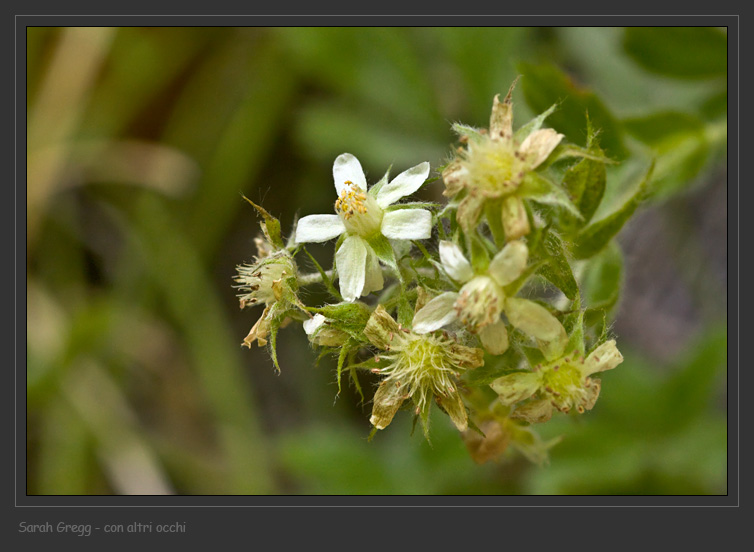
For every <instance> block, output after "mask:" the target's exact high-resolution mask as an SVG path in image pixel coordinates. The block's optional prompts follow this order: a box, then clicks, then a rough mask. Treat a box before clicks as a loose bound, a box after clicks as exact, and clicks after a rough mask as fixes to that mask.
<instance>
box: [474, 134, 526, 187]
mask: <svg viewBox="0 0 754 552" xmlns="http://www.w3.org/2000/svg"><path fill="white" fill-rule="evenodd" d="M514 148H515V145H514V144H510V145H509V144H507V143H503V142H500V141H495V140H491V139H487V140H484V141H483V142H481V143H479V144H474V145H473V147H470V148H469V150H468V151H467V153H466V158H465V159H464V160H463V165H464V166H465V167H466V170H467V171H468V173H469V180H470V182H471V184H472V186H473V187H475V188H478V189H480V190H481V191H483V192H485V191H486V192H488V193H489V194H491V195H493V196H494V197H499V196H502V195H507V194H509V193H511V192H513V191H514V190H515V189H516V188H518V186H519V184H520V183H521V179H522V178H523V176H524V173H523V163H522V160H521V159H520V158H519V156H518V152H517V151H516V150H515V149H514Z"/></svg>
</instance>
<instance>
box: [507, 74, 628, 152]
mask: <svg viewBox="0 0 754 552" xmlns="http://www.w3.org/2000/svg"><path fill="white" fill-rule="evenodd" d="M518 69H519V71H520V72H521V73H522V74H523V78H522V79H521V83H522V89H523V92H524V98H525V99H526V103H527V104H528V105H529V107H531V109H533V110H534V111H535V112H541V111H545V110H547V109H548V108H550V107H551V106H552V104H554V103H557V104H558V105H559V109H558V110H557V111H555V112H554V113H552V115H550V117H549V122H550V124H551V125H552V127H553V128H554V129H555V130H557V131H559V132H562V133H563V134H565V135H566V136H567V137H568V138H569V139H570V140H571V141H572V142H581V140H582V137H583V136H584V129H583V125H582V121H583V120H584V115H585V114H586V113H589V118H590V119H591V120H592V122H593V123H594V126H595V127H596V128H598V129H600V130H601V132H602V145H603V149H604V150H605V151H606V152H607V154H608V155H609V156H611V157H616V158H623V157H625V156H626V154H627V151H626V148H625V147H624V145H623V136H622V129H621V127H620V124H619V123H618V121H617V120H616V119H615V117H614V116H613V114H612V113H611V112H610V111H609V110H608V108H607V107H606V106H605V105H604V104H603V103H602V100H600V98H599V97H598V96H597V95H596V94H595V93H594V92H592V91H590V90H587V89H584V88H581V87H579V86H577V85H576V84H575V83H574V82H573V80H572V79H571V78H570V77H569V76H568V75H567V74H565V73H564V72H562V71H561V70H560V69H558V68H557V67H555V66H554V65H550V64H546V65H534V64H531V63H520V64H519V65H518Z"/></svg>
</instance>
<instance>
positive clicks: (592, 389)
mask: <svg viewBox="0 0 754 552" xmlns="http://www.w3.org/2000/svg"><path fill="white" fill-rule="evenodd" d="M587 379H588V381H589V387H587V388H586V389H585V391H586V396H585V397H584V400H583V401H582V403H581V406H583V407H584V408H585V409H586V410H591V409H592V407H593V406H594V403H596V402H597V398H598V397H599V396H600V389H601V387H602V382H601V381H600V380H598V379H591V378H587Z"/></svg>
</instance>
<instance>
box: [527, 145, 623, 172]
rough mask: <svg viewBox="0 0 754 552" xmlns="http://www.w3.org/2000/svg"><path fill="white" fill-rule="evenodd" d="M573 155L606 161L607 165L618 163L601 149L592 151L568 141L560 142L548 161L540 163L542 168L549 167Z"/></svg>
mask: <svg viewBox="0 0 754 552" xmlns="http://www.w3.org/2000/svg"><path fill="white" fill-rule="evenodd" d="M572 157H581V158H584V159H590V160H592V161H596V162H599V163H604V164H606V165H617V164H618V162H617V161H615V160H614V159H611V158H610V157H607V156H606V155H605V154H604V153H602V152H601V151H600V152H599V153H598V152H596V151H592V150H590V149H587V148H582V147H581V146H577V145H575V144H568V143H565V144H564V143H560V144H558V145H557V147H556V148H555V149H554V150H553V151H552V153H551V154H550V156H549V157H548V158H547V161H545V162H544V163H542V165H540V166H541V167H542V168H547V167H549V166H551V165H554V164H555V163H557V162H558V161H562V160H563V159H569V158H572Z"/></svg>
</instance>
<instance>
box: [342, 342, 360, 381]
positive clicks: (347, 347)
mask: <svg viewBox="0 0 754 552" xmlns="http://www.w3.org/2000/svg"><path fill="white" fill-rule="evenodd" d="M358 345H359V343H358V342H357V341H356V340H355V339H353V338H349V339H348V340H347V341H346V342H345V343H344V344H343V346H342V347H341V348H340V353H339V354H338V367H337V379H338V395H340V390H341V388H340V376H341V374H342V373H343V366H344V365H345V363H346V360H347V359H348V357H349V356H350V355H351V350H352V349H353V348H354V347H358Z"/></svg>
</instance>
